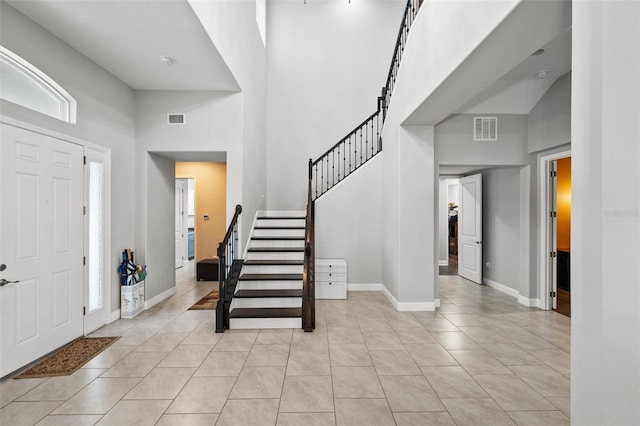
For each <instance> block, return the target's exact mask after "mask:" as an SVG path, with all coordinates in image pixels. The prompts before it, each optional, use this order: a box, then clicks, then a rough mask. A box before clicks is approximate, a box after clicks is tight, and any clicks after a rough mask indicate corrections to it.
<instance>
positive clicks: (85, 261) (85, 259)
mask: <svg viewBox="0 0 640 426" xmlns="http://www.w3.org/2000/svg"><path fill="white" fill-rule="evenodd" d="M82 264H83V265H86V264H87V257H86V256H82Z"/></svg>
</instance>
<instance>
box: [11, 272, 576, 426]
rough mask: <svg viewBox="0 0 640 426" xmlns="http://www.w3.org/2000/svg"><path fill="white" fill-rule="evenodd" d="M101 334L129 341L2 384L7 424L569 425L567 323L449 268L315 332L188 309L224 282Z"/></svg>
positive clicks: (182, 292) (364, 296)
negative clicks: (431, 302)
mask: <svg viewBox="0 0 640 426" xmlns="http://www.w3.org/2000/svg"><path fill="white" fill-rule="evenodd" d="M191 273H192V271H190V270H188V269H187V270H185V271H184V272H183V273H182V274H179V279H178V285H177V294H176V295H175V296H173V297H171V298H170V299H168V300H166V301H164V302H163V303H161V304H159V305H157V306H155V307H154V308H152V309H150V310H148V311H145V312H143V313H142V314H140V315H139V316H138V317H136V318H134V319H131V320H119V321H116V322H114V323H112V324H109V325H107V326H105V327H103V328H102V329H100V330H98V331H97V332H96V333H95V335H120V336H122V338H121V339H120V340H119V341H118V342H117V343H116V344H115V345H113V346H111V347H110V348H108V349H107V350H106V351H105V352H103V353H102V354H100V355H99V356H98V357H96V358H95V359H93V360H92V361H91V362H89V363H88V364H86V365H85V366H84V368H82V369H80V370H78V371H77V372H76V373H74V374H73V375H72V376H69V377H55V378H50V379H27V380H5V381H3V382H2V383H0V407H1V408H0V424H2V425H3V426H5V425H6V426H9V425H11V426H19V425H33V424H38V425H94V424H97V425H118V426H121V425H136V426H142V425H154V424H156V425H213V424H216V425H335V424H338V425H349V426H351V425H354V426H355V425H367V426H368V425H474V426H477V425H492V426H493V425H502V424H505V425H514V424H517V425H567V424H569V362H570V356H569V353H568V352H567V351H568V349H569V347H570V344H569V342H570V320H569V319H568V318H566V317H563V316H561V315H559V314H556V313H555V312H545V311H540V310H537V309H529V308H525V307H523V306H521V305H518V304H517V303H516V301H515V299H513V298H512V297H509V296H506V295H504V294H502V293H499V292H497V291H495V290H493V289H491V288H488V287H484V286H478V285H476V284H473V283H470V282H469V281H466V280H464V279H461V278H459V277H458V276H441V277H440V281H439V284H440V289H441V290H440V295H441V301H442V306H441V307H440V309H438V310H437V311H436V312H414V313H409V312H397V311H395V309H394V308H393V307H392V306H391V304H390V303H389V302H388V301H387V300H386V298H385V297H384V295H383V294H382V293H378V292H350V293H349V298H348V300H345V301H318V302H317V320H316V323H317V329H316V330H315V332H313V333H304V332H302V331H301V330H246V331H231V332H227V333H224V334H216V333H215V332H214V321H215V316H214V312H213V311H188V310H187V308H188V307H189V306H191V304H192V303H194V302H195V301H197V300H199V299H200V297H202V296H203V295H204V294H206V293H207V292H208V291H209V290H210V289H211V288H212V287H213V285H214V283H204V282H200V283H196V282H195V281H194V280H193V279H191V278H190V277H191V276H192V275H191Z"/></svg>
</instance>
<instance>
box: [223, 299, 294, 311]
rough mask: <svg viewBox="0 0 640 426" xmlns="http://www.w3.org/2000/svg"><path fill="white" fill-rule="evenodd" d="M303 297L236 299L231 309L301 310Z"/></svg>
mask: <svg viewBox="0 0 640 426" xmlns="http://www.w3.org/2000/svg"><path fill="white" fill-rule="evenodd" d="M301 307H302V298H301V297H260V298H257V297H256V298H253V297H234V298H233V301H232V302H231V309H235V308H301Z"/></svg>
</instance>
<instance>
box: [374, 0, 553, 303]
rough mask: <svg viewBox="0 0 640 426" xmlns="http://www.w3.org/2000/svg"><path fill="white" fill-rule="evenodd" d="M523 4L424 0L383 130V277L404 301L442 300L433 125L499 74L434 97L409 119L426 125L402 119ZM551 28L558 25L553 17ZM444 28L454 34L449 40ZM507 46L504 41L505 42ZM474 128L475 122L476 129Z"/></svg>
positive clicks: (389, 287) (422, 102)
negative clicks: (411, 129)
mask: <svg viewBox="0 0 640 426" xmlns="http://www.w3.org/2000/svg"><path fill="white" fill-rule="evenodd" d="M517 4H519V2H517V1H513V2H425V3H424V4H423V7H422V9H421V11H420V12H419V14H418V16H417V17H416V20H415V22H414V24H413V27H412V30H411V33H410V34H409V39H408V43H407V46H406V47H405V51H404V57H403V59H402V66H401V68H400V72H399V76H398V79H397V82H396V87H395V91H394V93H393V97H392V99H391V104H390V108H389V111H388V115H387V122H386V124H385V129H384V132H383V140H384V150H383V152H382V155H383V158H384V162H385V164H384V176H383V197H384V200H385V203H384V204H383V216H382V217H383V247H384V250H385V252H384V253H383V271H382V274H383V283H384V285H385V287H386V288H387V290H388V291H389V292H390V293H391V294H392V295H393V296H394V297H396V298H398V300H399V301H400V302H405V301H410V300H411V301H413V302H418V303H424V304H425V306H433V305H434V304H435V302H436V299H437V288H436V280H437V273H436V271H437V256H436V255H435V253H436V251H437V250H438V248H437V238H436V235H437V234H436V232H437V231H436V227H437V223H436V220H435V214H436V210H437V205H438V200H437V199H436V198H435V192H436V190H437V186H436V178H435V168H436V167H435V161H436V157H435V153H434V152H433V151H434V136H433V132H434V128H433V125H435V124H436V123H437V122H439V121H440V120H442V118H444V117H446V116H447V115H449V114H450V113H451V112H452V111H453V110H454V109H455V108H456V107H458V106H459V105H461V104H462V103H464V102H466V101H468V100H469V98H470V97H472V96H473V95H474V94H475V93H477V92H479V91H481V90H483V89H484V88H485V87H486V86H487V85H488V84H490V83H491V82H493V81H494V80H495V79H497V78H498V77H499V75H492V76H490V77H487V78H486V82H485V81H483V80H482V79H480V80H477V79H476V80H474V79H473V78H471V79H469V81H471V82H472V84H471V86H470V87H473V90H469V91H468V92H465V91H462V92H460V91H459V89H456V90H455V91H453V92H451V94H453V95H455V96H458V97H459V98H460V99H459V100H458V101H455V102H453V103H452V101H451V99H444V100H443V98H442V97H437V99H435V100H434V102H432V103H429V105H428V106H427V111H426V113H425V112H424V111H421V112H420V117H422V118H420V117H418V118H415V117H414V118H413V121H410V122H411V123H412V124H417V123H421V124H426V126H416V127H415V128H414V129H421V130H420V131H415V132H412V133H408V132H407V130H406V129H405V128H404V127H401V125H402V123H405V122H406V119H407V116H409V115H410V114H411V113H413V112H414V111H415V110H416V108H417V107H418V106H419V105H423V106H424V101H425V99H430V98H431V95H432V94H434V92H436V89H438V90H439V89H440V88H441V85H442V83H443V81H444V80H446V79H448V77H449V76H450V75H451V74H452V72H454V70H456V72H457V71H459V66H460V65H461V63H462V62H463V61H464V60H465V58H467V57H468V56H469V55H470V54H471V52H473V51H474V49H476V48H477V46H478V44H480V43H481V42H482V41H483V40H485V39H487V37H488V35H489V34H491V33H492V32H493V31H494V29H495V28H496V26H498V25H499V24H500V23H501V22H502V21H503V20H504V18H505V17H506V16H507V15H508V14H509V13H510V12H511V11H512V10H513V9H514V7H516V5H517ZM520 13H524V12H523V11H520ZM511 25H513V23H512V24H511ZM549 26H550V27H551V26H553V25H551V23H549ZM509 28H512V27H509ZM442 34H452V35H455V36H452V37H446V38H443V37H442ZM509 40H510V41H511V42H513V40H511V39H509ZM528 42H531V40H528ZM502 45H503V46H504V45H505V44H504V40H502ZM534 50H535V49H534ZM520 53H522V52H520ZM485 59H486V58H485ZM507 59H508V60H507ZM512 60H514V56H511V55H509V56H508V57H507V56H505V57H504V58H503V61H502V62H500V63H498V64H497V65H496V63H495V61H494V64H493V65H492V66H493V67H497V68H500V67H505V68H506V69H505V71H506V70H507V69H508V68H509V66H510V62H509V61H512ZM498 65H499V66H498ZM491 69H493V68H491ZM474 85H476V86H477V87H475V86H474ZM465 96H466V98H465ZM445 98H447V97H446V96H445ZM454 104H455V105H454ZM430 108H435V109H437V110H438V114H436V115H432V114H431V113H429V111H428V110H429V109H430ZM443 114H444V115H443ZM442 115H443V116H442ZM436 116H437V117H441V116H442V118H438V119H437V120H436V121H429V117H432V118H433V117H436ZM423 119H424V120H423ZM425 120H426V121H425ZM471 129H472V127H471V126H470V128H469V131H471ZM409 134H411V136H412V137H410V138H408V139H409V140H410V141H411V142H412V143H405V142H404V140H403V139H402V136H409ZM418 147H419V149H418ZM414 149H418V150H417V151H415V150H414ZM409 157H411V159H412V161H411V162H412V163H415V165H414V166H412V167H406V164H405V163H404V162H403V159H408V158H409ZM415 182H420V184H421V187H420V188H419V190H418V192H416V193H415V194H409V192H408V191H403V190H402V189H404V188H412V187H414V185H415ZM414 253H416V254H418V255H419V259H418V261H417V262H414V263H411V262H405V260H407V259H413V260H416V257H415V256H414ZM425 259H428V260H427V261H425Z"/></svg>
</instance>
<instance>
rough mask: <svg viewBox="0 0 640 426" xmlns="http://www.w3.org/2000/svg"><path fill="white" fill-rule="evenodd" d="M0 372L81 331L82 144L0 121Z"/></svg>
mask: <svg viewBox="0 0 640 426" xmlns="http://www.w3.org/2000/svg"><path fill="white" fill-rule="evenodd" d="M0 126H1V128H0V136H1V139H2V144H0V197H1V199H2V202H1V204H0V264H4V265H6V268H1V269H4V271H2V272H0V279H3V280H7V281H18V282H15V283H5V282H4V281H0V284H4V285H2V286H0V376H5V375H7V374H9V373H11V372H13V371H15V370H17V369H19V368H21V367H22V366H24V365H26V364H28V363H30V362H32V361H34V360H36V359H37V358H39V357H41V356H43V355H45V354H47V353H48V352H51V351H52V350H54V349H56V348H58V347H60V346H62V345H64V344H66V343H68V342H70V341H71V340H73V339H75V338H76V337H79V336H81V335H82V331H83V320H82V319H83V315H82V309H83V300H82V299H83V266H82V263H83V247H82V246H83V229H82V228H83V227H82V223H83V220H82V216H83V215H82V207H83V191H82V190H83V176H82V171H83V170H82V169H83V166H82V162H83V159H82V157H83V147H81V146H79V145H75V144H72V143H69V142H64V141H62V140H60V139H56V138H53V137H49V136H44V135H42V134H39V133H35V132H30V131H27V130H23V129H20V128H17V127H13V126H9V125H6V124H1V125H0Z"/></svg>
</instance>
